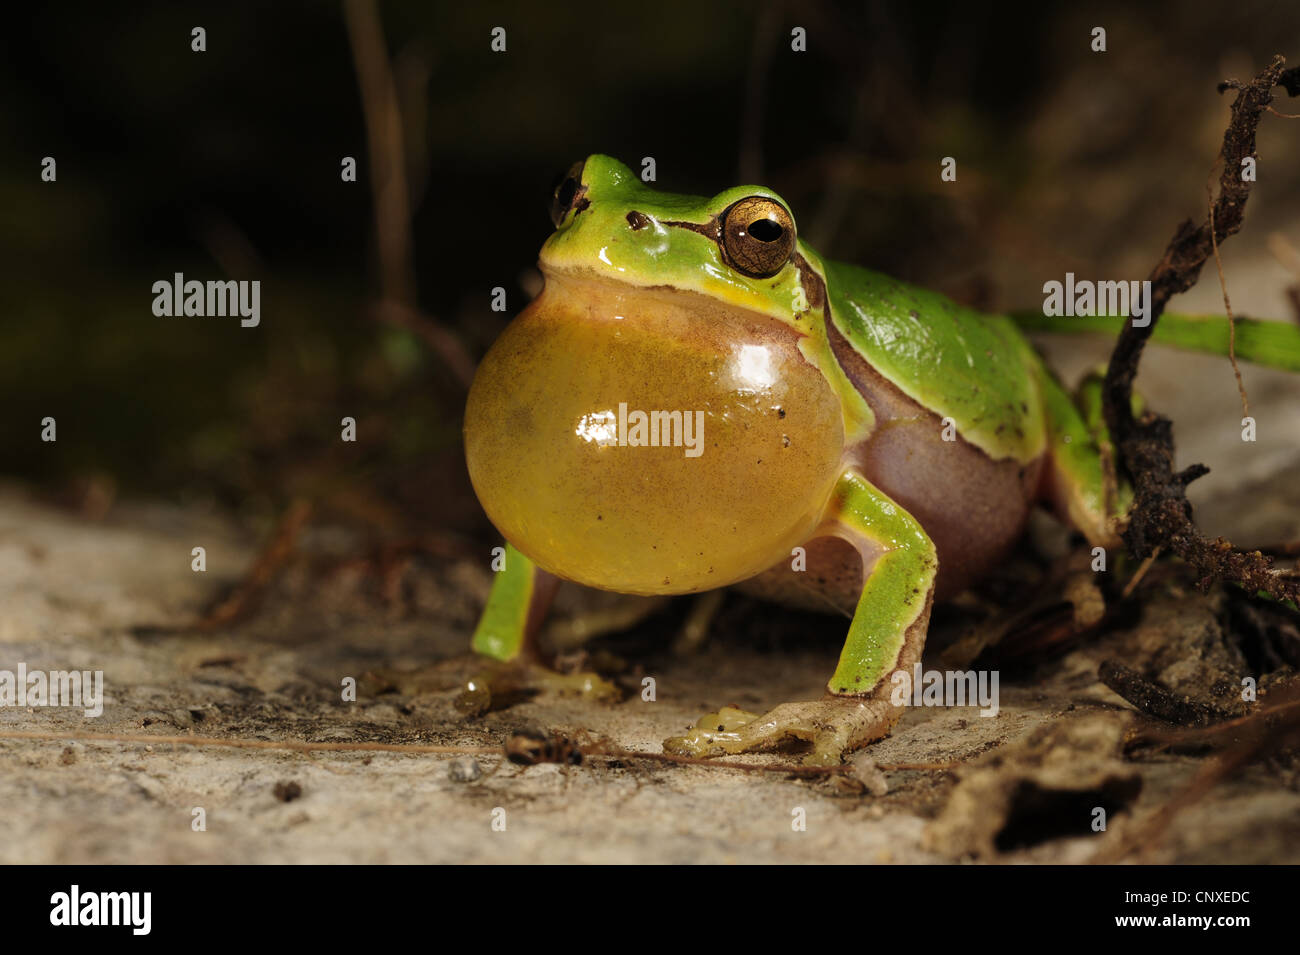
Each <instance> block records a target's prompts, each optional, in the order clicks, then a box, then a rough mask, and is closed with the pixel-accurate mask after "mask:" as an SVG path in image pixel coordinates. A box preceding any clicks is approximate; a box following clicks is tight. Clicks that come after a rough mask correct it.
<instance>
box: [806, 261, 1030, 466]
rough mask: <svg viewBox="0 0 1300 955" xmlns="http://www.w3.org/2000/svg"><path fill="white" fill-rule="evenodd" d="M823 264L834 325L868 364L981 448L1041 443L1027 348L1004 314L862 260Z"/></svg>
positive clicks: (1021, 450)
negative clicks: (965, 302) (961, 302)
mask: <svg viewBox="0 0 1300 955" xmlns="http://www.w3.org/2000/svg"><path fill="white" fill-rule="evenodd" d="M825 269H826V274H827V276H826V277H827V280H828V282H827V284H828V286H829V295H830V300H831V315H832V318H833V320H834V322H835V326H836V327H837V328H838V329H839V331H840V332H841V333H842V334H843V335H844V337H845V338H847V339H848V340H849V342H850V343H852V345H853V346H854V348H855V349H856V350H857V351H858V352H859V353H860V354H861V355H862V356H863V357H864V358H866V360H867V361H868V362H869V363H870V364H871V366H872V367H873V368H875V369H876V371H878V372H879V373H880V374H881V375H883V376H884V377H885V378H886V379H887V380H888V381H890V382H891V383H892V384H894V385H896V386H897V387H898V388H899V389H900V390H901V391H902V392H903V393H904V394H906V395H907V396H908V397H910V398H912V399H914V400H915V401H917V402H919V403H920V404H921V405H923V406H925V407H926V408H928V409H929V410H931V411H933V412H934V413H935V414H937V415H939V416H940V417H949V418H952V420H953V422H954V423H955V424H956V426H957V430H958V431H959V432H960V434H961V436H962V437H963V438H965V439H966V440H967V441H969V442H970V443H971V444H973V445H975V446H976V447H978V448H980V449H981V450H982V451H984V452H985V453H987V454H989V455H990V456H991V457H994V458H1006V457H1012V458H1015V459H1016V460H1018V461H1030V460H1032V459H1033V458H1035V457H1037V456H1038V455H1039V454H1041V453H1042V452H1043V450H1044V447H1045V444H1046V429H1045V427H1044V419H1043V408H1042V400H1041V398H1040V395H1039V390H1038V382H1037V379H1036V377H1035V375H1034V370H1033V369H1034V362H1033V360H1032V355H1033V352H1032V350H1031V347H1030V345H1029V343H1028V342H1027V341H1026V340H1025V338H1024V337H1023V336H1022V335H1021V334H1020V332H1019V331H1018V330H1017V329H1016V327H1015V325H1014V324H1013V323H1012V322H1011V321H1010V320H1008V319H1006V318H1003V317H1001V316H996V315H984V314H981V313H980V312H977V311H975V310H973V309H969V308H964V307H962V306H960V305H958V304H956V303H955V302H953V301H952V300H950V299H948V298H945V297H944V296H943V295H940V294H938V293H936V292H931V291H928V290H926V289H922V288H918V287H916V286H914V285H908V284H906V283H904V282H900V281H898V280H896V279H892V278H890V277H889V276H887V275H882V274H881V273H879V272H873V271H870V270H869V269H864V268H859V267H858V266H854V265H845V264H842V263H839V262H826V263H825Z"/></svg>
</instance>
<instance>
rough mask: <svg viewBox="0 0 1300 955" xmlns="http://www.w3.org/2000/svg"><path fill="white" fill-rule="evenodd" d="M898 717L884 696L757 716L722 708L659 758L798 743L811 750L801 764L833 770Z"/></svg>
mask: <svg viewBox="0 0 1300 955" xmlns="http://www.w3.org/2000/svg"><path fill="white" fill-rule="evenodd" d="M902 712H903V711H902V708H901V707H898V706H895V705H894V704H893V703H892V702H890V700H889V698H888V697H887V696H883V695H882V696H870V697H852V696H831V695H827V696H826V697H825V698H824V699H821V700H814V701H809V702H804V703H783V704H782V705H780V706H778V707H776V708H775V709H773V710H771V711H770V712H768V713H766V714H764V715H762V716H759V715H757V714H755V713H748V712H746V711H744V710H741V709H737V708H735V707H731V706H724V707H723V708H722V709H721V710H719V711H718V712H717V713H709V714H707V715H706V716H704V717H702V718H701V719H700V720H699V722H697V723H696V724H695V726H693V727H692V728H691V729H690V730H689V731H688V732H687V733H686V734H685V735H684V736H674V737H671V738H670V739H666V740H664V752H665V753H672V754H674V755H678V756H702V757H703V756H725V755H735V754H738V753H756V752H763V751H765V750H772V749H776V748H778V747H781V746H783V745H785V744H788V743H791V742H803V743H811V744H812V749H811V751H810V752H809V753H808V755H807V756H806V757H805V758H804V762H805V763H807V764H809V765H818V766H828V765H835V764H837V763H840V762H842V761H843V759H844V756H845V755H846V754H847V753H850V752H852V751H853V750H855V749H857V748H859V747H861V746H865V745H866V744H867V743H870V742H873V741H875V740H878V739H880V738H882V737H884V736H888V735H889V731H890V730H891V729H892V728H893V726H894V724H895V723H896V722H898V718H899V717H900V716H901V715H902Z"/></svg>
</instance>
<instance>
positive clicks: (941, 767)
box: [0, 730, 957, 776]
mask: <svg viewBox="0 0 1300 955" xmlns="http://www.w3.org/2000/svg"><path fill="white" fill-rule="evenodd" d="M0 740H36V741H42V742H58V743H68V742H104V743H126V744H133V745H144V746H171V745H175V746H197V747H203V746H210V747H219V748H225V749H255V750H272V751H287V752H295V753H407V754H411V755H422V754H423V755H427V754H434V755H444V756H504V755H505V753H504V751H503V750H502V748H501V747H500V746H446V745H438V744H433V743H325V742H320V743H315V742H309V741H306V740H261V739H235V738H232V737H224V736H153V735H149V734H145V733H84V732H42V731H36V730H33V731H27V730H0ZM588 750H589V751H588V752H584V755H589V756H598V757H603V758H606V759H644V760H647V761H650V762H660V763H674V764H677V765H684V766H703V767H706V768H710V769H739V770H742V771H744V772H761V773H782V774H788V775H794V776H834V775H844V774H849V773H852V772H853V767H851V766H796V765H791V764H785V763H775V764H774V763H737V762H732V761H728V760H714V759H707V758H704V757H697V756H674V755H671V754H669V753H641V752H637V751H635V750H630V749H623V748H622V747H618V746H614V747H606V746H600V745H597V746H594V747H589V748H588ZM956 765H957V764H956V763H877V764H876V767H877V768H878V769H882V770H885V771H896V770H897V771H902V770H917V771H938V772H947V771H950V770H952V769H954V768H955V767H956Z"/></svg>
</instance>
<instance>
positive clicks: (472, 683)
mask: <svg viewBox="0 0 1300 955" xmlns="http://www.w3.org/2000/svg"><path fill="white" fill-rule="evenodd" d="M537 696H560V697H580V698H582V699H584V700H587V701H590V702H593V703H618V702H619V701H621V700H622V699H623V691H622V690H620V689H619V688H618V686H617V685H616V684H614V683H612V682H610V681H609V680H607V679H605V678H604V677H603V676H601V675H600V674H598V673H592V672H587V671H583V672H578V673H559V672H556V671H555V670H552V669H550V668H549V667H545V666H542V665H541V664H539V663H533V662H529V661H518V660H516V661H511V662H509V663H498V662H496V661H491V660H489V661H485V662H483V663H481V664H480V666H479V668H478V669H477V670H476V671H475V672H474V674H473V675H472V676H471V677H470V678H469V679H468V680H466V681H465V682H464V683H463V684H462V685H461V690H460V693H459V694H458V695H457V697H456V699H455V700H454V701H453V702H454V705H455V707H456V709H457V710H458V711H459V712H460V713H462V714H464V715H465V716H482V715H483V714H484V713H486V712H488V711H490V710H501V709H506V708H508V707H510V706H512V705H514V704H515V703H519V702H522V701H524V700H527V699H532V698H534V697H537Z"/></svg>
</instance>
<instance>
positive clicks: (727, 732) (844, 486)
mask: <svg viewBox="0 0 1300 955" xmlns="http://www.w3.org/2000/svg"><path fill="white" fill-rule="evenodd" d="M822 533H825V534H833V535H835V536H839V537H842V538H844V539H845V540H847V541H849V542H850V543H851V544H853V545H854V547H856V548H857V550H858V552H859V553H860V554H861V555H862V567H863V584H862V594H861V596H860V597H859V598H858V605H857V609H856V611H855V612H854V614H853V622H852V623H851V624H850V625H849V636H848V639H847V640H846V641H845V643H844V649H843V650H842V651H841V652H840V661H839V665H838V666H837V667H836V668H835V673H834V675H833V676H832V677H831V679H830V682H829V683H828V684H827V687H826V690H827V692H826V695H825V697H824V698H823V699H820V700H815V701H808V702H802V703H786V704H783V705H782V706H778V707H776V708H775V709H773V710H772V711H771V712H769V713H767V714H766V715H763V716H753V715H752V714H747V713H742V712H741V711H738V710H723V711H722V712H721V713H719V714H710V715H709V716H706V717H704V718H703V719H701V720H700V722H699V723H697V724H696V726H695V728H694V729H692V730H691V731H690V732H688V733H687V734H686V735H685V736H677V737H673V738H671V739H668V740H665V741H664V750H665V751H666V752H670V753H677V754H680V755H690V756H720V755H724V754H729V753H745V752H754V751H758V750H766V749H772V748H774V747H776V746H779V745H781V744H783V743H786V742H789V741H790V740H803V741H806V742H809V743H811V744H812V752H811V753H810V754H809V755H808V757H807V761H808V762H810V763H822V764H825V763H837V762H840V761H841V759H842V758H843V756H844V754H845V753H848V752H850V751H852V750H853V749H856V748H858V747H860V746H864V745H866V744H867V743H870V742H872V741H873V740H877V739H880V738H881V737H883V736H886V735H888V734H889V731H890V730H891V729H892V728H893V726H894V724H895V723H896V722H897V721H898V719H899V717H900V716H901V715H902V708H901V707H899V706H897V705H895V704H894V703H893V702H892V701H891V699H890V697H891V694H892V690H893V685H892V683H891V682H890V679H889V677H890V674H892V673H893V672H895V671H896V670H899V669H904V670H910V669H911V667H912V665H913V664H914V663H916V662H917V661H919V660H920V659H921V649H922V647H923V646H924V645H925V634H926V628H927V627H928V626H929V622H930V605H931V600H932V598H933V592H934V580H935V574H936V571H937V570H938V567H939V562H938V557H937V555H936V553H935V549H934V544H933V543H931V541H930V538H929V536H928V535H927V534H926V533H925V530H924V529H923V528H922V527H921V525H920V524H918V523H917V522H916V520H915V519H914V518H913V517H912V516H911V515H910V514H908V513H907V512H906V511H904V510H903V509H902V508H901V507H899V506H898V505H897V504H895V503H894V502H893V501H892V500H890V499H889V498H888V497H887V496H886V495H885V494H884V493H883V492H881V491H880V490H879V489H878V488H877V487H875V486H874V485H873V484H871V482H870V481H868V480H867V479H866V478H864V477H863V476H862V475H861V474H859V473H858V472H857V471H854V470H849V471H846V472H845V473H844V474H843V475H841V477H840V479H839V481H838V482H837V483H836V486H835V492H834V495H833V497H832V501H831V505H830V510H829V513H828V515H827V521H826V523H825V524H824V525H823V528H822Z"/></svg>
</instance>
